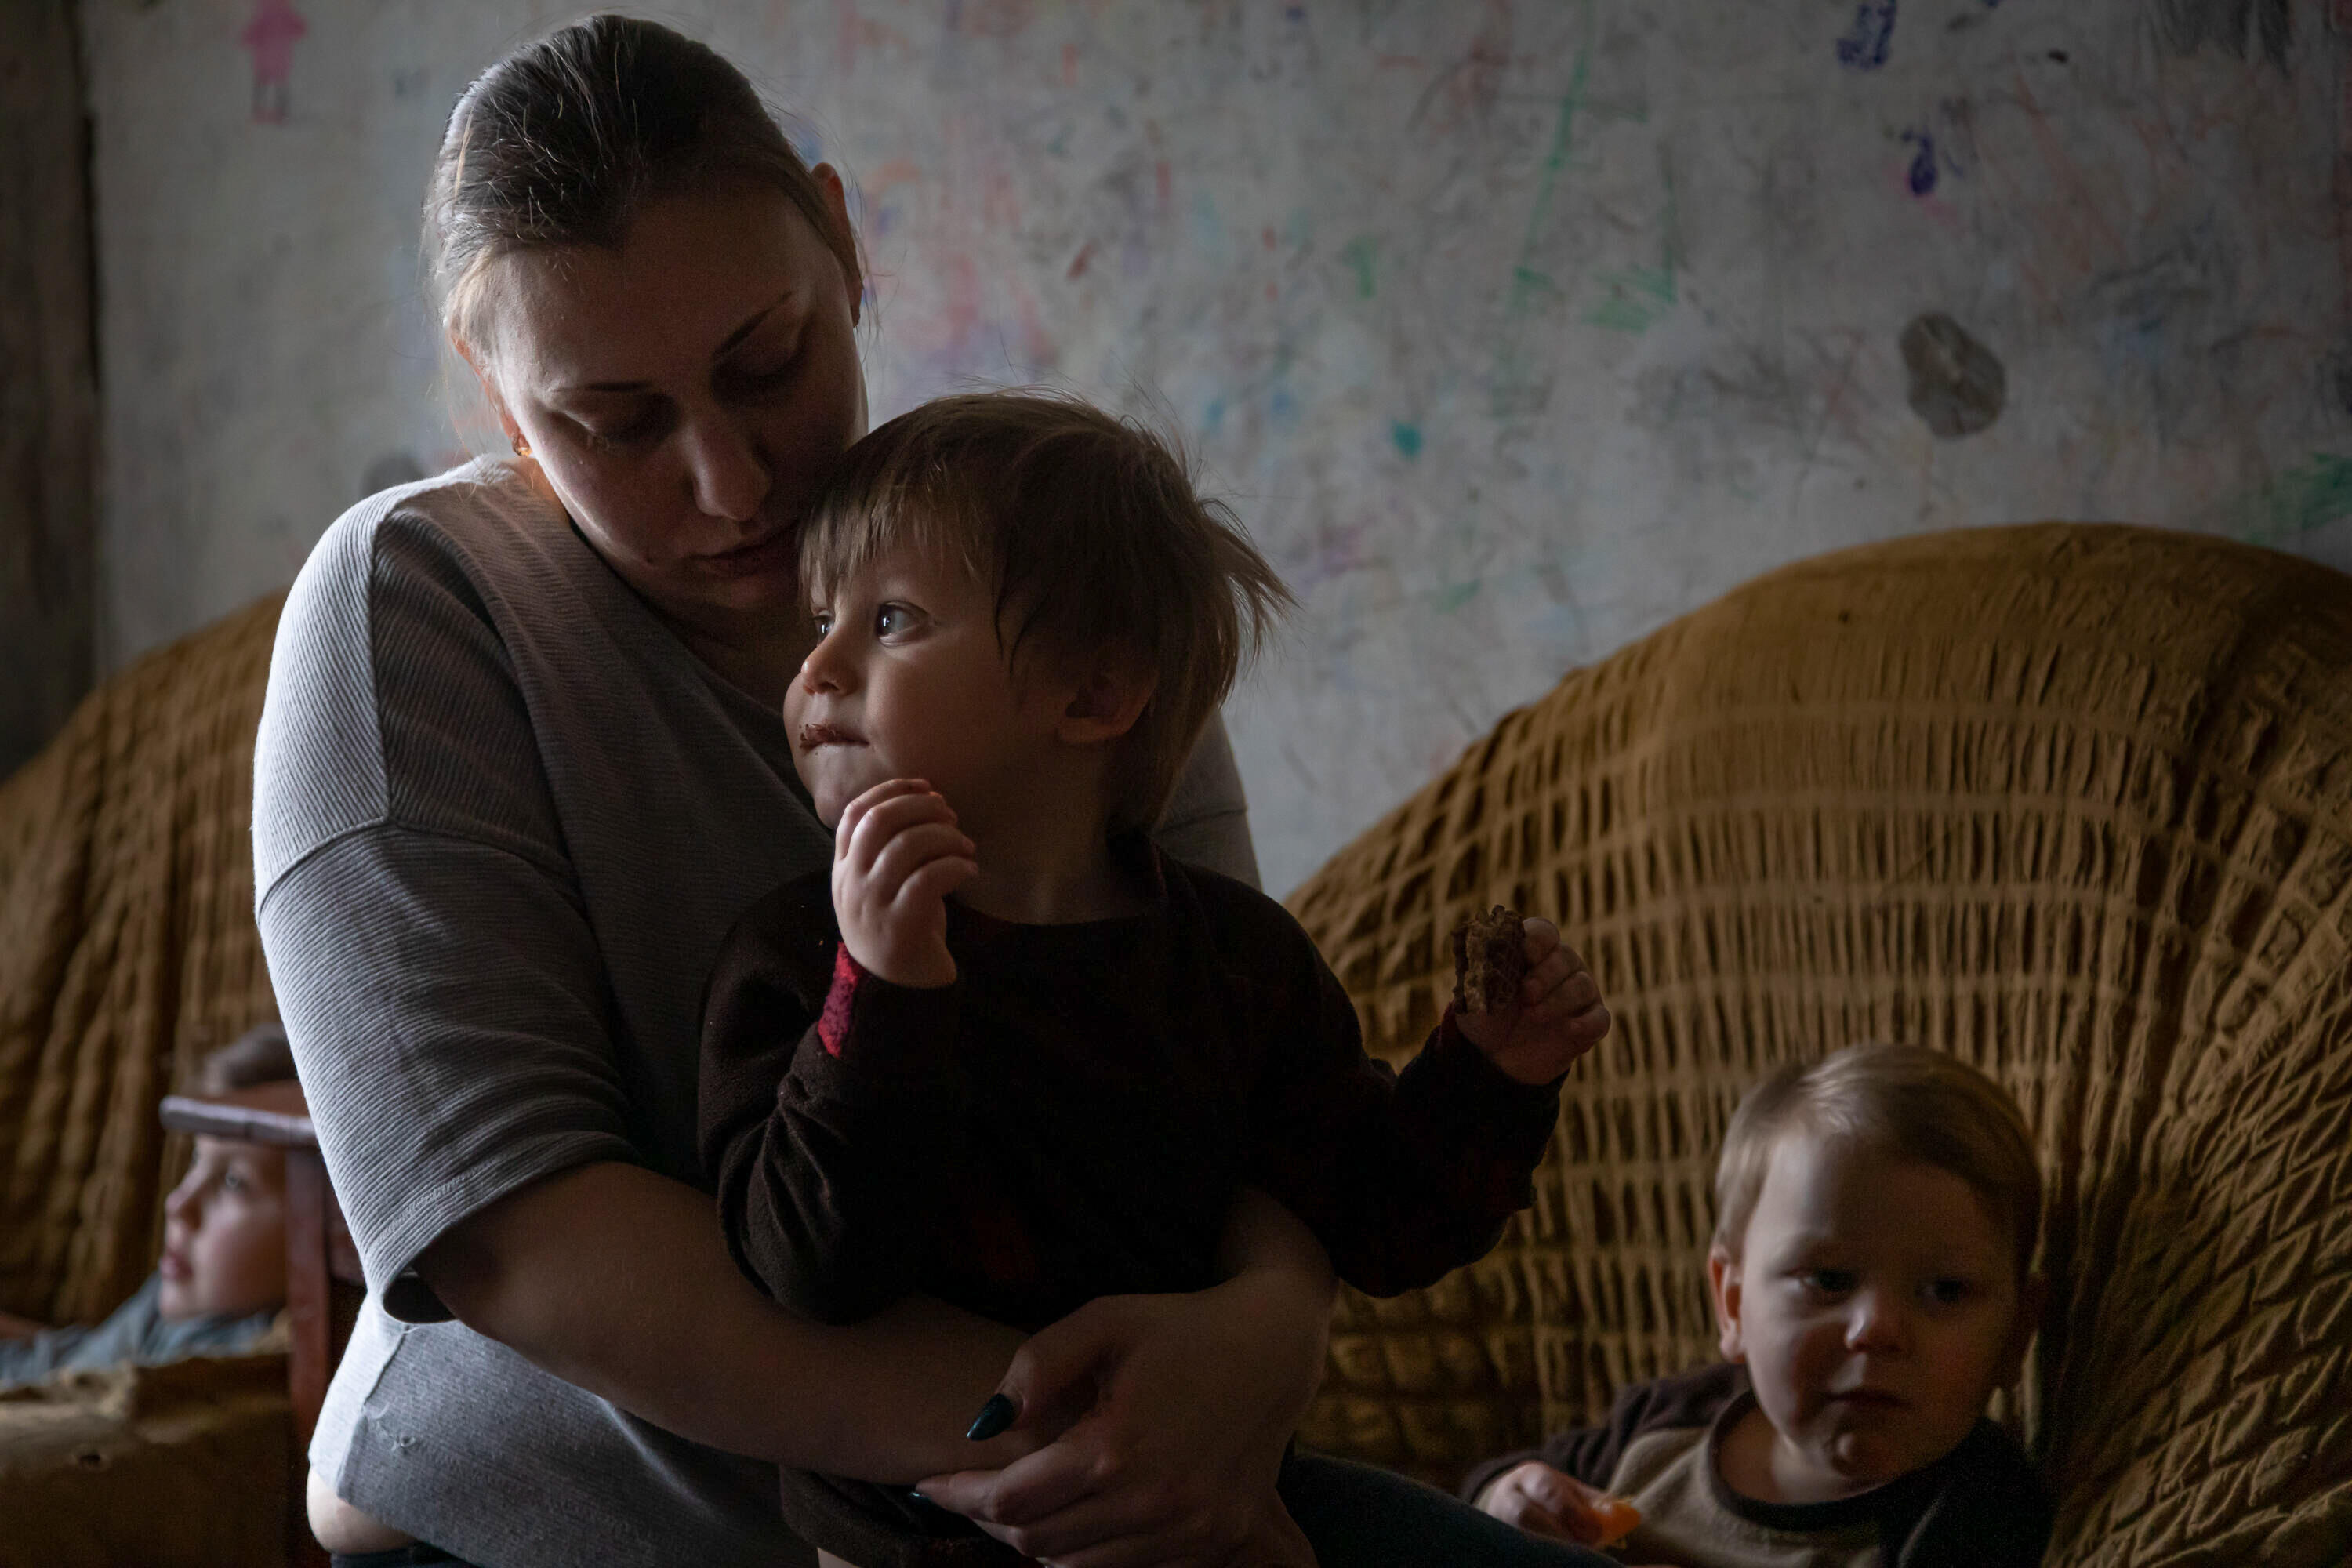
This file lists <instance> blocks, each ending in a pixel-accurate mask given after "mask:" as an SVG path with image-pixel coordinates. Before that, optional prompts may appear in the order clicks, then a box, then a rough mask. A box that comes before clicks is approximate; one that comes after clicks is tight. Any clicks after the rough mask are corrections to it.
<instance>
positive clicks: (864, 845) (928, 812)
mask: <svg viewBox="0 0 2352 1568" xmlns="http://www.w3.org/2000/svg"><path fill="white" fill-rule="evenodd" d="M954 822H955V812H954V810H953V808H951V807H950V805H948V803H947V801H946V799H945V798H944V797H942V796H940V795H933V794H931V793H930V792H929V790H925V791H923V792H921V793H919V794H916V793H909V794H906V795H893V796H891V797H890V798H889V799H888V800H886V801H882V802H880V803H878V804H877V805H874V806H872V807H871V808H869V809H868V810H867V811H866V816H865V817H864V819H863V820H861V821H860V822H859V823H858V825H857V830H856V832H855V833H854V834H852V835H851V836H850V839H849V852H848V853H847V854H846V855H845V856H842V857H841V860H842V861H843V862H844V863H845V864H846V865H847V866H848V867H849V868H850V869H851V870H853V871H855V872H856V874H857V875H859V876H861V877H871V876H872V875H873V874H874V866H875V863H876V862H877V860H879V859H880V858H881V857H882V851H883V850H885V849H887V847H889V846H890V844H891V843H892V841H893V840H895V839H896V838H897V837H898V836H899V835H900V834H903V833H906V832H908V831H909V830H911V829H913V828H916V827H919V826H924V825H926V824H931V823H945V824H948V825H949V826H953V824H954Z"/></svg>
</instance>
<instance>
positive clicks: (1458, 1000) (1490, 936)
mask: <svg viewBox="0 0 2352 1568" xmlns="http://www.w3.org/2000/svg"><path fill="white" fill-rule="evenodd" d="M1527 977H1528V938H1527V930H1526V921H1523V920H1521V919H1520V918H1519V913H1518V911H1517V910H1507V909H1505V908H1504V907H1503V906H1502V905H1500V904H1496V906H1495V907H1494V909H1493V910H1491V911H1489V912H1488V913H1486V914H1483V915H1472V916H1471V917H1470V918H1469V919H1467V920H1465V921H1463V922H1462V923H1461V924H1460V925H1458V926H1455V927H1454V1005H1456V1006H1458V1007H1460V1008H1461V1009H1462V1010H1463V1011H1464V1012H1465V1013H1493V1012H1497V1011H1500V1010H1501V1009H1503V1008H1505V1007H1509V1006H1513V1005H1516V1004H1517V1001H1518V999H1519V982H1520V981H1522V980H1525V979H1526V978H1527Z"/></svg>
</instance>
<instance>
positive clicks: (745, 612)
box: [467, 165, 866, 640]
mask: <svg viewBox="0 0 2352 1568" xmlns="http://www.w3.org/2000/svg"><path fill="white" fill-rule="evenodd" d="M817 175H818V179H819V182H820V185H821V188H822V189H823V190H824V192H825V194H826V197H827V199H828V200H829V201H830V202H831V203H833V204H834V206H835V211H836V214H837V215H838V212H839V208H840V204H841V201H842V195H841V182H840V180H839V178H838V177H837V176H836V175H835V174H834V173H833V171H832V170H831V169H830V168H826V167H824V166H822V165H820V166H819V168H818V170H817ZM488 286H489V292H488V295H487V297H486V299H485V300H484V310H483V314H484V316H485V318H486V319H487V320H488V323H489V328H488V333H487V336H488V342H487V344H485V345H482V346H481V348H482V352H480V353H468V355H467V357H468V358H469V359H471V360H472V361H473V362H474V363H475V364H476V367H477V368H478V370H480V371H482V372H483V373H484V377H483V379H484V384H485V385H486V386H487V387H488V389H489V391H490V394H491V397H492V400H493V402H494V403H496V404H497V405H498V407H499V413H500V415H501V416H502V417H503V418H504V420H505V421H506V423H507V426H508V431H509V435H510V436H515V437H520V439H521V440H522V441H523V442H524V443H526V444H527V445H528V447H529V450H530V456H531V457H532V458H535V459H536V460H537V461H538V464H539V466H540V468H541V471H542V472H543V473H544V474H545V475H546V478H547V481H548V484H549V485H550V487H551V488H552V489H553V490H554V492H555V494H556V497H557V499H558V500H561V501H562V503H563V506H564V509H565V510H567V511H568V512H570V513H571V515H572V521H574V522H576V523H577V524H578V525H579V527H580V530H581V531H582V532H583V533H584V534H586V535H587V536H588V538H589V540H590V542H593V544H594V545H595V546H596V549H597V551H598V552H599V553H600V554H602V555H603V556H604V558H605V560H607V561H608V562H610V563H612V564H613V567H614V570H615V571H617V572H619V573H620V574H621V575H622V576H623V577H625V578H626V579H627V580H628V582H629V583H630V584H632V585H633V586H634V587H635V588H636V590H637V591H638V592H639V593H641V594H643V595H645V596H646V598H648V599H650V600H651V601H653V603H654V605H656V607H657V608H658V609H660V610H662V611H663V612H664V613H666V614H667V615H668V616H671V617H672V618H674V619H676V620H678V621H680V622H683V623H685V624H686V625H687V626H688V627H691V628H693V629H695V630H698V631H701V632H703V633H706V634H710V635H714V636H718V637H730V634H735V633H738V632H739V631H740V629H741V628H743V627H744V626H746V625H747V623H750V622H753V621H755V620H756V619H757V618H759V617H764V616H773V615H777V614H784V615H792V616H799V615H800V614H802V613H803V608H804V607H803V605H801V602H800V601H801V595H800V591H799V584H798V580H797V572H796V565H797V562H796V554H797V543H796V539H797V534H798V530H799V523H800V520H801V515H802V512H803V510H804V509H805V507H806V506H807V504H808V502H809V500H810V499H811V498H812V497H813V496H814V493H815V491H816V489H817V487H818V486H819V485H820V484H821V483H822V482H823V481H824V478H825V476H826V475H827V473H829V472H830V471H831V469H832V468H833V466H834V464H835V461H836V460H838V459H839V458H840V457H841V454H842V453H843V452H844V451H845V450H846V449H847V448H848V447H849V444H850V443H851V442H853V441H855V440H856V439H857V437H860V436H862V435H864V434H865V432H866V384H865V380H864V378H863V376H862V375H861V374H859V370H858V364H857V350H856V339H855V337H854V336H853V332H852V329H853V328H854V327H855V325H856V302H855V300H854V299H853V297H852V295H851V291H850V284H849V281H848V279H846V278H845V277H844V276H843V270H842V268H841V265H840V263H839V262H838V261H837V260H836V259H835V257H834V254H833V252H832V251H831V250H829V249H827V248H826V247H825V245H824V241H823V240H822V239H820V238H819V237H818V236H817V232H816V230H815V228H814V226H812V225H811V224H810V223H809V222H808V220H807V219H806V218H804V217H803V216H802V215H801V212H800V209H799V208H797V207H795V206H794V205H793V204H792V201H791V199H790V198H789V197H787V196H785V195H783V194H782V192H780V191H776V190H772V189H768V188H764V187H755V186H747V185H729V186H724V187H720V188H719V189H716V190H713V191H711V192H709V193H706V194H700V195H679V196H673V197H667V198H665V199H663V200H660V201H656V202H655V203H653V204H652V205H648V206H647V207H646V208H645V210H644V211H643V212H641V213H640V214H639V215H638V216H637V218H636V221H635V224H633V225H632V226H631V227H630V230H629V235H628V238H627V240H626V241H625V243H624V244H623V245H622V246H621V247H620V248H619V249H617V250H608V249H604V248H602V247H595V246H579V247H569V248H566V249H562V250H553V251H526V252H521V253H519V254H516V255H513V256H509V257H508V258H505V259H503V260H502V261H500V262H499V263H498V264H497V266H496V268H495V269H494V271H493V272H492V274H491V276H490V278H489V279H488ZM730 640H731V637H730Z"/></svg>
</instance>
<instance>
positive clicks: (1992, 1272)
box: [1708, 1131, 2032, 1501]
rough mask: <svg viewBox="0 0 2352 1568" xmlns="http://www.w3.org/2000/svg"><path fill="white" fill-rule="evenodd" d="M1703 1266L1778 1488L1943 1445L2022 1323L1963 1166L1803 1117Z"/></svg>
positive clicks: (1918, 1459)
mask: <svg viewBox="0 0 2352 1568" xmlns="http://www.w3.org/2000/svg"><path fill="white" fill-rule="evenodd" d="M1708 1268H1709V1273H1710V1275H1711V1276H1712V1277H1713V1279H1714V1284H1715V1292H1716V1307H1717V1316H1718V1319H1719V1320H1720V1322H1721V1326H1722V1333H1723V1353H1724V1354H1725V1355H1726V1356H1727V1357H1728V1358H1730V1359H1731V1360H1733V1361H1744V1362H1745V1363H1747V1364H1748V1374H1749V1378H1750V1380H1751V1382H1752V1383H1753V1384H1754V1385H1755V1389H1756V1401H1757V1404H1758V1405H1759V1406H1761V1407H1762V1410H1763V1413H1764V1415H1765V1417H1766V1419H1767V1420H1769V1422H1770V1424H1771V1426H1772V1432H1773V1437H1774V1451H1773V1454H1772V1458H1771V1464H1772V1473H1773V1475H1774V1478H1775V1479H1776V1481H1778V1482H1780V1483H1781V1486H1782V1490H1783V1493H1784V1496H1787V1498H1788V1500H1792V1501H1793V1500H1821V1499H1826V1498H1831V1497H1838V1496H1847V1495H1851V1494H1853V1493H1854V1492H1858V1491H1863V1490H1865V1489H1869V1488H1871V1487H1874V1486H1879V1485H1882V1484H1884V1483H1885V1482H1887V1481H1890V1480H1893V1479H1895V1478H1896V1477H1898V1476H1902V1475H1906V1474H1908V1473H1909V1472H1911V1471H1913V1470H1916V1469H1918V1468H1921V1467H1922V1466H1924V1465H1927V1464H1930V1463H1932V1462H1934V1461H1935V1460H1937V1459H1938V1458H1942V1457H1943V1456H1944V1455H1945V1454H1947V1453H1949V1452H1950V1451H1951V1450H1952V1449H1953V1448H1954V1447H1958V1444H1959V1442H1960V1440H1961V1439H1962V1438H1963V1437H1965V1436H1968V1433H1969V1428H1970V1427H1971V1426H1974V1425H1975V1424H1976V1421H1977V1419H1978V1417H1979V1416H1980V1415H1983V1414H1984V1406H1985V1401H1986V1399H1987V1398H1988V1397H1989V1396H1990V1394H1991V1392H1992V1390H1993V1389H1994V1388H1995V1387H1996V1386H1997V1385H1998V1384H2000V1383H2002V1382H2004V1381H2006V1380H2007V1379H2008V1378H2010V1377H2011V1376H2013V1375H2014V1374H2015V1371H2016V1367H2017V1364H2018V1361H2019V1358H2020V1357H2021V1355H2022V1354H2023V1352H2024V1348H2025V1341H2026V1339H2027V1337H2028V1336H2029V1335H2030V1334H2031V1332H2032V1321H2031V1313H2030V1310H2029V1309H2028V1306H2027V1304H2026V1303H2025V1302H2023V1301H2021V1300H2020V1291H2019V1287H2018V1282H2017V1277H2016V1255H2015V1252H2014V1250H2013V1248H2012V1247H2011V1242H2010V1237H2008V1235H2007V1234H2006V1233H2005V1229H2004V1227H2003V1226H2000V1225H1999V1224H1997V1223H1996V1222H1995V1221H1994V1219H1993V1217H1992V1215H1990V1213H1989V1212H1988V1211H1987V1209H1986V1206H1985V1205H1984V1204H1983V1202H1982V1201H1981V1200H1980V1199H1979V1198H1978V1196H1977V1194H1976V1193H1975V1191H1974V1190H1973V1189H1971V1188H1970V1187H1969V1184H1967V1183H1966V1182H1965V1181H1963V1180H1961V1179H1960V1178H1959V1177H1958V1176H1957V1175H1955V1174H1953V1173H1951V1172H1949V1171H1946V1170H1943V1169H1941V1168H1939V1167H1937V1166H1934V1165H1927V1164H1923V1163H1919V1162H1916V1161H1911V1160H1901V1159H1893V1158H1889V1157H1887V1156H1885V1155H1882V1154H1878V1153H1875V1152H1871V1151H1869V1150H1866V1149H1860V1148H1855V1147H1853V1146H1852V1145H1850V1144H1847V1143H1843V1142H1830V1141H1825V1140H1822V1139H1819V1138H1815V1137H1812V1136H1810V1135H1808V1134H1806V1133H1803V1132H1801V1131H1798V1132H1790V1133H1787V1134H1784V1135H1782V1137H1781V1138H1780V1142H1779V1144H1778V1146H1777V1147H1775V1149H1774V1150H1773V1152H1772V1160H1771V1164H1770V1166H1769V1169H1768V1171H1767V1173H1766V1175H1765V1178H1764V1186H1763V1190H1762V1192H1761V1193H1759V1194H1758V1197H1757V1203H1756V1211H1755V1213H1754V1215H1752V1216H1751V1217H1750V1218H1749V1220H1748V1235H1747V1237H1746V1241H1745V1244H1744V1246H1743V1247H1742V1248H1741V1255H1740V1257H1739V1258H1736V1259H1735V1258H1730V1257H1728V1256H1727V1254H1725V1253H1724V1252H1723V1251H1722V1250H1721V1249H1719V1248H1718V1249H1717V1252H1716V1253H1715V1255H1714V1256H1713V1257H1712V1258H1710V1259H1709V1263H1708ZM1798 1494H1805V1495H1802V1496H1801V1495H1798Z"/></svg>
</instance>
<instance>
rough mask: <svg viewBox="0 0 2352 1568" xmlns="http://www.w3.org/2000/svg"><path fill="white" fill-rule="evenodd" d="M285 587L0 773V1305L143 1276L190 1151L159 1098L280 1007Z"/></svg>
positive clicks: (94, 1315)
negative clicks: (259, 745) (266, 712)
mask: <svg viewBox="0 0 2352 1568" xmlns="http://www.w3.org/2000/svg"><path fill="white" fill-rule="evenodd" d="M281 602H282V595H273V596H272V597H270V598H268V599H266V600H264V601H262V602H261V603H259V604H257V605H252V606H251V607H249V608H247V609H245V610H241V611H239V612H238V613H237V614H236V615H234V616H229V617H228V618H227V619H226V620H224V621H221V622H218V623H216V624H215V625H214V626H209V627H207V628H206V629H205V630H204V631H201V632H198V633H196V634H195V635H194V636H192V637H187V638H185V639H184V640H183V641H181V642H178V643H175V644H173V645H172V646H171V647H165V648H162V649H158V650H157V651H156V652H154V653H152V654H149V655H147V656H146V657H144V658H141V659H140V660H139V661H138V662H137V663H136V664H134V665H132V666H131V668H128V669H126V670H124V671H122V672H121V674H120V675H117V676H116V677H115V678H114V679H111V680H110V681H108V682H107V683H106V684H105V685H104V686H103V687H101V688H100V689H98V690H97V691H95V692H92V693H91V694H90V696H89V698H88V699H87V700H84V702H83V703H82V705H81V707H80V708H79V709H78V710H76V711H75V713H74V716H73V717H72V719H71V720H69V721H68V722H67V725H66V728H65V730H64V731H62V732H61V733H59V734H58V737H57V739H56V740H54V741H53V742H50V743H49V745H48V747H47V749H46V750H44V751H43V752H41V754H40V755H39V756H37V757H36V758H34V759H33V761H31V762H29V763H26V764H25V766H24V767H23V768H21V769H19V770H18V771H17V772H16V773H14V774H13V775H11V776H10V777H9V778H8V780H7V781H6V783H5V784H0V1310H7V1311H14V1312H18V1313H23V1314H26V1315H27V1316H31V1317H36V1318H39V1319H42V1320H44V1321H52V1322H87V1321H95V1320H97V1319H98V1318H100V1317H103V1316H104V1315H105V1314H106V1313H108V1312H110V1311H111V1310H113V1309H114V1307H115V1306H116V1304H117V1303H119V1302H120V1301H121V1300H122V1299H123V1298H124V1297H126V1296H128V1295H129V1294H130V1293H131V1291H132V1290H134V1289H137V1288H138V1286H139V1283H140V1281H141V1280H142V1279H145V1278H146V1276H147V1274H148V1272H149V1271H150V1270H151V1269H152V1268H154V1266H155V1255H156V1250H157V1248H158V1247H159V1246H160V1244H161V1240H162V1232H163V1194H164V1193H165V1192H167V1191H168V1190H169V1186H168V1183H169V1182H170V1181H172V1180H175V1179H176V1177H177V1173H178V1170H179V1168H180V1167H181V1165H183V1164H184V1162H185V1159H186V1149H185V1144H186V1140H185V1139H184V1138H183V1137H180V1136H178V1135H176V1134H168V1135H167V1134H166V1133H165V1132H164V1131H163V1128H162V1127H161V1126H160V1125H159V1124H158V1123H157V1121H156V1120H155V1112H156V1108H157V1106H158V1105H159V1104H160V1103H161V1101H162V1100H163V1096H164V1095H165V1094H166V1093H169V1092H170V1091H171V1090H172V1089H174V1088H176V1087H179V1086H180V1085H181V1084H183V1083H184V1082H185V1081H186V1080H187V1079H188V1077H189V1075H190V1074H191V1073H192V1072H193V1071H194V1067H195V1064H196V1063H197V1061H198V1060H200V1059H201V1058H203V1056H204V1055H205V1052H206V1051H208V1050H210V1049H212V1048H213V1047H215V1046H221V1045H226V1044H227V1043H228V1042H229V1041H230V1040H231V1039H234V1038H235V1037H236V1036H237V1035H238V1034H239V1033H241V1032H242V1031H243V1030H245V1029H246V1028H247V1027H248V1026H251V1025H253V1024H256V1023H258V1022H261V1021H263V1020H265V1019H268V1018H271V1017H274V1016H277V1005H276V1002H275V1000H274V999H273V997H272V994H271V992H270V989H269V977H268V972H267V971H266V970H265V969H264V968H263V966H262V962H261V940H260V935H259V933H258V931H257V930H256V928H255V925H254V919H253V833H252V818H253V738H254V731H255V729H256V728H257V725H258V723H259V721H260V717H261V699H262V693H263V690H264V689H265V687H266V686H267V684H268V676H269V648H270V641H271V638H272V637H273V635H274V633H275V631H276V628H277V625H278V608H279V606H280V604H281Z"/></svg>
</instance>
